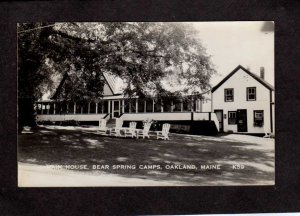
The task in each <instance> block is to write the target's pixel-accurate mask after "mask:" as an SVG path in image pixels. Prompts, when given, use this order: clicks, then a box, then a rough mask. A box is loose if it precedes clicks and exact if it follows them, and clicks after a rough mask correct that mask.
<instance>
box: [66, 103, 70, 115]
mask: <svg viewBox="0 0 300 216" xmlns="http://www.w3.org/2000/svg"><path fill="white" fill-rule="evenodd" d="M66 109H67V110H66V113H69V103H67V108H66Z"/></svg>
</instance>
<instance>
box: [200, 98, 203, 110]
mask: <svg viewBox="0 0 300 216" xmlns="http://www.w3.org/2000/svg"><path fill="white" fill-rule="evenodd" d="M202 103H203V102H202V99H200V112H202Z"/></svg>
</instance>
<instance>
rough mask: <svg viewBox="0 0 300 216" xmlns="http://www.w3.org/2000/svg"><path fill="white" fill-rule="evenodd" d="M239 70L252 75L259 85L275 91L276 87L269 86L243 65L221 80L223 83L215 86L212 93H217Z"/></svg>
mask: <svg viewBox="0 0 300 216" xmlns="http://www.w3.org/2000/svg"><path fill="white" fill-rule="evenodd" d="M239 69H242V70H243V71H245V72H246V73H247V74H248V75H250V76H251V77H253V78H254V79H255V80H257V81H258V82H259V83H261V84H262V85H263V86H265V87H266V88H267V89H269V90H271V91H274V87H273V86H272V85H271V84H269V83H268V82H267V81H265V80H264V79H262V78H260V77H259V76H257V75H256V74H254V73H252V72H250V71H249V70H247V69H246V68H244V67H243V66H241V65H238V66H237V67H236V68H235V69H234V70H233V71H232V72H231V73H229V74H228V75H227V76H226V77H225V78H224V79H222V80H221V82H219V83H218V84H217V85H216V86H214V87H213V88H212V89H211V92H214V91H216V90H217V89H218V88H219V87H220V86H221V85H222V84H223V83H224V82H226V81H227V80H228V79H229V78H230V77H231V76H232V75H234V74H235V73H236V72H237V71H238V70H239Z"/></svg>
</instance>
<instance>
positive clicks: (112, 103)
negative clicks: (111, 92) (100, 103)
mask: <svg viewBox="0 0 300 216" xmlns="http://www.w3.org/2000/svg"><path fill="white" fill-rule="evenodd" d="M114 109H115V104H114V101H113V100H112V101H111V113H112V114H113V113H114Z"/></svg>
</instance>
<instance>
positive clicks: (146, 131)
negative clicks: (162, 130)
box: [136, 122, 152, 139]
mask: <svg viewBox="0 0 300 216" xmlns="http://www.w3.org/2000/svg"><path fill="white" fill-rule="evenodd" d="M151 124H152V123H151V122H148V123H144V128H143V129H136V138H137V139H138V138H139V136H141V137H143V139H145V137H148V138H150V137H149V130H150V127H151Z"/></svg>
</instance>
